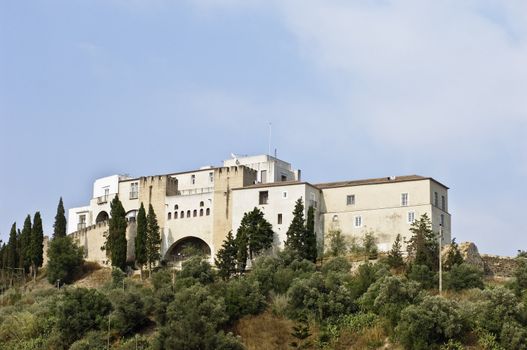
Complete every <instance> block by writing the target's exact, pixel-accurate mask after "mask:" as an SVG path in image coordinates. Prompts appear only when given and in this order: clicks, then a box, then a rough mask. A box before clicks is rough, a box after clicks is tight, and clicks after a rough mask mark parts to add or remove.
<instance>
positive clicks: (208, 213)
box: [205, 208, 210, 216]
mask: <svg viewBox="0 0 527 350" xmlns="http://www.w3.org/2000/svg"><path fill="white" fill-rule="evenodd" d="M205 215H207V216H209V215H210V208H207V209H206V210H205Z"/></svg>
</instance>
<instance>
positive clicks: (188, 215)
mask: <svg viewBox="0 0 527 350" xmlns="http://www.w3.org/2000/svg"><path fill="white" fill-rule="evenodd" d="M189 217H190V210H187V218H189Z"/></svg>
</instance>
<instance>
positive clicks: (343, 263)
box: [321, 256, 351, 273]
mask: <svg viewBox="0 0 527 350" xmlns="http://www.w3.org/2000/svg"><path fill="white" fill-rule="evenodd" d="M350 270H351V264H350V263H349V262H348V260H347V259H346V258H344V257H341V256H339V257H336V258H332V259H330V260H328V261H327V262H325V263H324V265H322V268H321V271H322V273H328V272H340V273H349V272H350Z"/></svg>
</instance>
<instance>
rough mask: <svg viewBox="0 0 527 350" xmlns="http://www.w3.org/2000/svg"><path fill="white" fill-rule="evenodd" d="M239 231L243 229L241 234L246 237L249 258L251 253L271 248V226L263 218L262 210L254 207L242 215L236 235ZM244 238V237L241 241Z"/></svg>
mask: <svg viewBox="0 0 527 350" xmlns="http://www.w3.org/2000/svg"><path fill="white" fill-rule="evenodd" d="M240 231H243V235H244V236H245V237H246V241H247V249H248V253H249V258H250V259H251V260H252V259H253V255H256V254H259V253H261V252H262V251H264V250H265V249H269V248H271V245H272V244H273V235H274V232H273V227H272V226H271V224H270V223H269V222H268V221H267V220H265V218H264V214H263V213H262V211H261V210H260V209H258V208H256V207H255V208H254V209H253V210H252V211H250V212H248V213H245V214H244V215H243V218H242V221H241V223H240V227H239V228H238V231H237V236H238V235H239V234H240ZM244 240H245V238H244V239H243V240H242V241H244Z"/></svg>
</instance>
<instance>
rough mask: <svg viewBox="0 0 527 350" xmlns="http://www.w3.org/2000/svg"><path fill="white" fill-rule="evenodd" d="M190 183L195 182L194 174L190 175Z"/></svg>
mask: <svg viewBox="0 0 527 350" xmlns="http://www.w3.org/2000/svg"><path fill="white" fill-rule="evenodd" d="M190 183H191V184H193V185H195V184H196V175H190Z"/></svg>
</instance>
